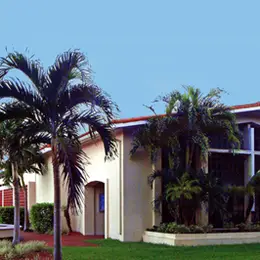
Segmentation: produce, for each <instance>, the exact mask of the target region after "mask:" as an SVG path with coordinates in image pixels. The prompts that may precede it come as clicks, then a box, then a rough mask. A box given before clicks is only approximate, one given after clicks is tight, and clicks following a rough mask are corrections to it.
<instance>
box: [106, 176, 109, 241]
mask: <svg viewBox="0 0 260 260" xmlns="http://www.w3.org/2000/svg"><path fill="white" fill-rule="evenodd" d="M105 238H109V180H108V179H106V181H105Z"/></svg>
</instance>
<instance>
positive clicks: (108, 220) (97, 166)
mask: <svg viewBox="0 0 260 260" xmlns="http://www.w3.org/2000/svg"><path fill="white" fill-rule="evenodd" d="M117 138H118V140H122V139H123V136H122V135H121V134H117ZM82 147H83V150H84V151H85V152H86V154H87V155H88V157H89V162H90V164H87V162H86V164H85V169H86V174H87V182H86V183H85V184H86V185H87V183H90V182H92V181H99V182H103V183H104V185H105V188H104V189H105V194H106V193H107V192H108V196H105V204H106V209H107V210H106V211H105V213H101V214H102V215H104V223H103V224H102V222H101V224H102V225H104V227H96V229H97V231H98V232H99V233H101V229H103V230H104V229H105V231H106V232H105V236H106V237H111V238H113V239H121V238H122V236H121V235H120V225H119V215H120V214H119V212H120V210H121V209H120V205H119V180H118V175H119V167H120V165H119V162H120V159H119V158H121V157H120V155H119V157H117V158H115V159H114V160H112V161H106V162H105V160H104V157H105V153H104V148H103V144H102V142H101V141H97V142H94V143H86V144H83V146H82ZM46 163H47V166H48V168H47V171H48V174H45V175H43V176H36V202H37V203H41V202H53V201H54V190H53V172H52V163H51V156H50V153H49V154H47V155H46ZM62 188H63V190H62V195H61V197H62V203H63V204H64V205H65V204H66V198H67V195H66V192H65V186H64V185H62ZM86 207H87V203H85V202H84V205H82V212H81V213H80V214H79V215H77V216H72V218H71V220H72V221H71V222H72V228H73V230H75V231H78V232H81V233H82V234H86V233H87V230H86V223H85V212H86ZM108 208H109V210H108ZM97 218H101V215H100V216H97Z"/></svg>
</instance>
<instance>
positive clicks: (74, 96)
mask: <svg viewBox="0 0 260 260" xmlns="http://www.w3.org/2000/svg"><path fill="white" fill-rule="evenodd" d="M57 103H58V107H59V110H58V111H59V113H61V114H64V113H65V112H64V111H70V110H71V109H74V108H75V107H76V108H80V107H81V108H82V110H83V109H86V110H90V111H92V112H98V113H102V114H103V118H104V119H106V120H107V121H108V122H111V121H112V120H113V119H114V117H115V116H116V115H117V112H119V108H118V106H117V105H116V103H115V102H113V101H112V99H111V97H110V96H109V95H108V94H107V93H105V92H104V91H103V90H102V89H101V88H99V87H98V86H96V85H90V84H77V85H74V86H73V87H71V89H67V90H65V91H63V92H61V93H60V95H59V98H58V101H57Z"/></svg>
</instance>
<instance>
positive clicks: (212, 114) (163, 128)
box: [131, 87, 240, 181]
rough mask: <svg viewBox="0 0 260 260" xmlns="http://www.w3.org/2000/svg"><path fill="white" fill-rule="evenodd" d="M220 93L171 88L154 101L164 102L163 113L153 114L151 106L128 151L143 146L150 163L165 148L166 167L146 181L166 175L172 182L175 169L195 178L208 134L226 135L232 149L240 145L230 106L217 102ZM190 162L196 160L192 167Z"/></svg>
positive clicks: (205, 153) (201, 167) (204, 155)
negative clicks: (150, 110)
mask: <svg viewBox="0 0 260 260" xmlns="http://www.w3.org/2000/svg"><path fill="white" fill-rule="evenodd" d="M222 92H223V91H222V90H220V89H213V90H211V91H210V92H209V93H208V94H206V95H203V94H202V93H201V91H200V90H199V89H196V88H194V87H185V92H184V93H181V92H179V91H173V92H171V93H170V94H168V95H166V96H163V97H159V98H157V99H156V100H155V102H159V101H162V102H163V103H164V104H166V114H165V115H157V114H156V113H155V111H154V109H153V107H152V108H151V109H152V111H153V112H154V113H155V116H153V117H152V118H151V119H149V120H148V122H147V123H146V124H145V125H143V126H140V127H139V128H138V129H137V130H136V132H135V133H134V137H133V141H132V150H131V155H133V154H134V153H135V152H136V151H137V150H138V149H139V148H144V149H145V150H147V151H148V152H149V154H150V157H151V160H152V163H154V161H156V159H157V156H156V155H157V154H158V153H159V152H160V151H162V150H164V151H166V150H167V157H168V162H169V169H162V170H161V171H160V170H159V171H158V170H156V171H154V172H153V173H152V174H151V176H150V180H154V179H155V178H156V177H163V178H165V177H166V176H165V174H167V175H169V176H168V177H167V178H168V179H169V180H170V181H171V180H174V181H175V180H176V176H177V175H178V174H177V172H181V173H182V174H183V173H185V172H187V173H189V174H190V175H191V176H192V177H193V178H194V179H198V175H199V174H200V173H201V170H202V171H203V172H204V173H205V167H204V165H205V164H204V163H206V161H207V157H208V151H209V147H210V136H211V135H214V134H217V135H221V136H225V137H227V139H228V142H229V145H230V147H231V149H233V150H234V149H236V148H237V149H238V148H239V147H240V133H239V130H238V126H237V124H236V118H235V115H234V114H233V113H232V112H231V111H230V108H229V107H227V106H225V105H224V104H223V103H222V102H221V94H222ZM183 157H184V162H183V161H182V158H183ZM193 162H196V163H195V166H194V165H192V163H193ZM194 167H195V169H194Z"/></svg>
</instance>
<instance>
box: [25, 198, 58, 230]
mask: <svg viewBox="0 0 260 260" xmlns="http://www.w3.org/2000/svg"><path fill="white" fill-rule="evenodd" d="M53 210H54V205H53V203H37V204H35V205H33V206H32V208H31V211H30V220H31V224H32V229H33V230H34V231H36V232H38V233H42V234H43V233H50V232H52V230H53V216H54V213H53V212H54V211H53Z"/></svg>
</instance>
